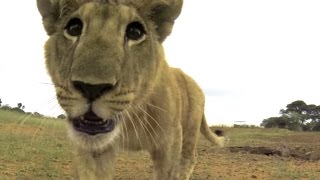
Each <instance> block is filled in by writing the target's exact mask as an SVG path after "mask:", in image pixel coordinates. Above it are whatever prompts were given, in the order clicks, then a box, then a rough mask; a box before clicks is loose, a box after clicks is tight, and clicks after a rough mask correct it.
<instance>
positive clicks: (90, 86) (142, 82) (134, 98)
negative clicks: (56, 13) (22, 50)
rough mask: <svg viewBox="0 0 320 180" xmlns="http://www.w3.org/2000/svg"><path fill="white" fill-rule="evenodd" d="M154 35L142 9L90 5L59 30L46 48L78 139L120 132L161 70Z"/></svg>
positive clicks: (67, 18) (67, 17) (60, 98)
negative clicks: (140, 11) (122, 124)
mask: <svg viewBox="0 0 320 180" xmlns="http://www.w3.org/2000/svg"><path fill="white" fill-rule="evenodd" d="M66 13H67V12H66ZM153 33H154V30H152V25H151V24H147V23H146V22H145V21H144V20H143V17H141V16H140V15H139V14H138V12H137V11H136V9H134V8H130V7H128V6H125V5H119V4H118V5H116V4H114V5H102V4H98V3H86V4H84V5H82V6H80V7H79V8H78V9H77V10H76V11H74V12H72V13H70V14H67V15H65V17H64V18H62V19H61V21H60V22H59V23H58V24H57V31H56V32H55V33H54V34H53V35H51V37H50V38H49V40H48V41H47V43H46V57H47V68H48V71H49V74H50V76H51V77H52V81H53V82H54V84H55V87H56V92H57V98H58V101H59V103H60V105H61V106H62V108H63V109H64V110H65V111H66V113H67V114H68V116H69V121H70V125H71V130H72V134H74V135H76V136H74V137H76V138H82V141H83V140H84V139H83V138H93V137H99V138H101V137H102V136H103V137H104V138H105V137H107V138H113V137H114V136H115V135H116V134H117V133H118V132H119V124H120V122H121V120H122V119H123V116H125V115H126V114H127V113H128V111H129V109H130V108H131V107H132V106H135V105H136V103H138V100H139V99H141V98H143V96H144V95H145V94H146V93H148V89H149V88H150V87H152V86H153V81H154V78H155V77H156V76H155V74H156V72H157V71H158V68H159V66H160V62H161V61H160V60H161V59H162V58H161V57H160V58H159V57H158V58H155V54H157V53H159V52H157V51H155V48H154V47H155V46H159V44H158V43H157V42H155V43H151V42H152V41H154V37H153ZM95 135H96V136H95ZM91 140H92V139H91Z"/></svg>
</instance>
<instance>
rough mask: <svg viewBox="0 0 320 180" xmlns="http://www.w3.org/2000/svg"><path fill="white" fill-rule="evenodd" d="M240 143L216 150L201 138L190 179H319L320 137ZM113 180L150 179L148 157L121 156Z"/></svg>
mask: <svg viewBox="0 0 320 180" xmlns="http://www.w3.org/2000/svg"><path fill="white" fill-rule="evenodd" d="M244 131H245V130H244ZM235 135H237V134H234V136H235ZM239 135H241V133H240V134H239ZM231 136H232V135H231ZM235 137H236V136H235ZM246 139H247V141H245V140H246ZM240 141H241V143H237V142H236V140H235V141H232V140H230V143H229V146H227V147H225V148H217V147H214V146H212V145H211V144H210V143H209V142H207V141H206V140H204V139H203V138H201V140H200V143H199V145H198V163H197V165H196V167H195V170H194V172H193V175H192V177H191V179H192V180H202V179H209V180H211V179H213V180H214V179H320V134H315V133H310V134H307V133H289V134H288V135H280V136H274V137H270V138H269V137H268V135H265V136H263V135H262V136H260V137H259V136H258V137H255V136H254V135H252V137H251V138H240V139H239V142H240ZM115 179H123V180H124V179H137V180H144V179H146V180H147V179H152V164H151V162H150V160H149V157H148V155H147V154H146V153H122V154H120V156H119V158H118V162H117V166H116V178H115Z"/></svg>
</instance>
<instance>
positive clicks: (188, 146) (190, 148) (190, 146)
mask: <svg viewBox="0 0 320 180" xmlns="http://www.w3.org/2000/svg"><path fill="white" fill-rule="evenodd" d="M190 122H196V123H197V122H199V123H197V124H195V125H193V126H189V127H188V129H184V131H185V133H184V135H183V138H184V139H183V145H182V154H181V161H180V179H181V180H188V179H189V178H190V176H191V174H192V172H193V169H194V166H195V164H196V162H197V144H198V137H199V134H200V122H201V118H198V119H196V120H194V119H193V120H190Z"/></svg>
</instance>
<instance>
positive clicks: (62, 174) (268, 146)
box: [0, 110, 320, 180]
mask: <svg viewBox="0 0 320 180" xmlns="http://www.w3.org/2000/svg"><path fill="white" fill-rule="evenodd" d="M224 130H225V131H226V132H227V133H228V136H229V138H230V142H229V145H228V147H226V148H222V149H221V148H217V147H214V146H212V145H211V144H210V143H209V142H208V141H206V140H205V139H203V138H202V137H201V139H200V142H199V145H198V154H199V156H198V163H197V165H196V167H195V170H194V173H193V176H192V178H191V179H193V180H202V179H210V180H211V179H315V180H316V179H319V177H320V133H297V132H291V131H287V130H281V129H235V128H225V129H224ZM72 173H73V169H72V147H71V143H70V142H69V141H68V138H67V135H66V128H65V123H64V122H63V120H56V119H45V118H34V117H27V116H25V115H23V114H19V113H13V112H7V111H2V110H0V180H2V179H4V180H7V179H8V180H9V179H10V180H11V179H21V180H28V179H35V180H37V179H39V180H40V179H41V180H43V179H57V180H58V179H59V180H60V179H72ZM115 175H116V177H115V179H133V180H134V179H137V180H143V179H152V164H151V162H150V160H149V157H148V155H147V154H146V153H144V152H138V153H137V152H135V153H134V152H129V153H120V154H119V157H118V159H117V165H116V174H115Z"/></svg>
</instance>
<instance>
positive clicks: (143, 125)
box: [132, 108, 151, 142]
mask: <svg viewBox="0 0 320 180" xmlns="http://www.w3.org/2000/svg"><path fill="white" fill-rule="evenodd" d="M132 113H133V114H134V115H135V116H136V117H137V119H138V122H139V124H140V125H141V127H142V130H143V132H144V134H145V135H146V138H147V141H148V142H149V138H148V135H147V132H146V130H147V131H148V132H149V135H150V136H151V134H150V131H149V130H148V129H147V128H146V127H145V124H144V123H143V122H142V121H141V119H140V117H139V116H138V114H137V113H136V112H135V111H134V109H133V108H132Z"/></svg>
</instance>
